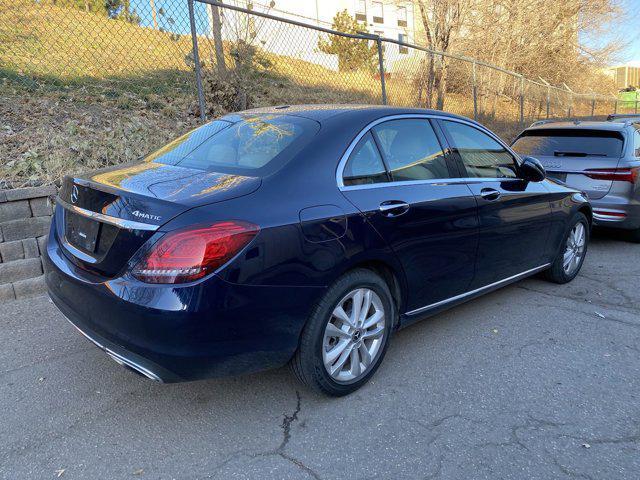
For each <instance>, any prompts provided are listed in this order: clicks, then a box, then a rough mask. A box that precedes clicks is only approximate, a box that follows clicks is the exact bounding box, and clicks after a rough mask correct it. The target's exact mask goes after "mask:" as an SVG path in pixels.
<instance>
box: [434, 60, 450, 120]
mask: <svg viewBox="0 0 640 480" xmlns="http://www.w3.org/2000/svg"><path fill="white" fill-rule="evenodd" d="M447 67H448V65H447V59H446V58H445V57H442V58H441V59H440V66H439V69H438V98H437V100H436V109H437V110H444V100H445V97H446V96H447Z"/></svg>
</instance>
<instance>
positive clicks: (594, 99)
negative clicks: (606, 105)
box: [591, 94, 596, 118]
mask: <svg viewBox="0 0 640 480" xmlns="http://www.w3.org/2000/svg"><path fill="white" fill-rule="evenodd" d="M595 112H596V96H595V94H594V95H593V96H592V97H591V117H592V118H593V116H594V114H595Z"/></svg>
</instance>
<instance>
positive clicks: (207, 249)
mask: <svg viewBox="0 0 640 480" xmlns="http://www.w3.org/2000/svg"><path fill="white" fill-rule="evenodd" d="M259 230H260V228H259V227H258V226H257V225H253V224H251V223H247V222H240V221H236V220H230V221H225V222H217V223H214V224H213V225H208V226H198V227H195V228H190V229H182V230H176V231H173V232H169V233H167V234H165V235H164V236H163V237H162V238H160V240H158V241H157V242H156V243H155V244H154V245H153V246H152V247H151V250H150V251H149V252H148V253H146V255H145V256H144V258H142V259H141V260H140V261H139V262H138V263H137V265H136V266H135V267H134V268H133V272H132V274H133V276H134V277H136V278H137V279H139V280H142V281H144V282H147V283H185V282H192V281H194V280H197V279H199V278H202V277H204V276H205V275H208V274H210V273H212V272H214V271H215V270H217V269H218V268H220V267H221V266H222V265H224V264H225V263H227V262H228V261H229V260H231V259H232V258H233V257H234V256H235V255H236V254H237V253H238V252H240V250H242V249H243V248H244V247H245V246H246V245H247V244H248V243H249V242H250V241H251V239H253V237H255V236H256V234H257V233H258V231H259Z"/></svg>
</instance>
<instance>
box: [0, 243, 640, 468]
mask: <svg viewBox="0 0 640 480" xmlns="http://www.w3.org/2000/svg"><path fill="white" fill-rule="evenodd" d="M639 298H640V245H634V244H630V243H626V242H624V241H622V240H620V239H618V238H616V235H615V234H602V233H600V234H597V235H596V236H595V238H594V239H593V241H592V243H591V245H590V248H589V253H588V257H587V260H586V262H585V265H584V267H583V269H582V272H581V274H580V276H579V277H578V278H576V279H575V280H574V281H573V282H572V283H570V284H567V285H555V284H551V283H547V282H545V281H544V280H542V279H540V278H532V279H528V280H525V281H522V282H519V283H517V284H515V285H512V286H509V287H506V288H503V289H502V290H499V291H497V292H494V293H491V294H489V295H486V296H484V297H482V298H480V299H477V300H474V301H472V302H469V303H467V304H465V305H462V306H459V307H457V308H454V309H452V310H450V311H448V312H446V313H444V314H441V315H438V316H436V317H434V318H431V319H429V320H426V321H424V322H420V323H418V324H416V325H414V326H411V327H409V328H407V329H405V330H402V331H400V332H398V333H397V334H395V335H394V337H393V338H392V344H391V346H390V348H389V351H388V353H387V356H386V358H385V361H384V363H383V365H382V366H381V368H380V369H379V370H378V372H377V374H376V375H375V376H374V378H373V380H372V381H371V382H370V383H369V384H367V385H366V386H365V387H364V388H362V389H361V390H359V391H358V392H356V393H355V394H353V395H351V396H348V397H345V398H340V399H333V398H326V397H322V396H319V395H316V394H314V393H312V392H310V391H308V390H306V389H305V388H304V387H302V386H301V385H299V384H298V383H297V382H296V381H295V379H294V378H293V377H292V376H291V375H290V374H289V372H288V370H287V369H286V368H282V369H279V370H275V371H270V372H265V373H259V374H254V375H247V376H242V377H235V378H226V379H217V380H210V381H203V382H194V383H184V384H172V385H161V384H156V383H153V382H151V381H149V380H146V379H144V378H142V377H140V376H137V375H135V374H133V373H131V372H129V371H127V370H125V369H124V368H122V367H120V366H119V365H117V364H116V363H115V362H113V361H112V360H110V359H109V358H108V357H107V356H106V355H105V354H104V353H102V352H101V351H100V350H99V349H98V348H96V347H94V346H93V345H92V344H91V343H89V342H88V341H87V340H86V339H85V338H83V337H82V336H80V335H79V334H78V333H77V332H76V331H75V329H74V328H73V327H72V326H71V325H70V324H69V323H67V322H66V321H65V320H64V318H63V316H62V315H61V314H60V313H59V312H58V311H57V310H56V308H55V307H54V306H53V304H52V303H51V302H50V301H49V300H48V298H47V297H36V298H32V299H28V300H23V301H16V302H11V303H7V304H3V305H2V306H0V415H1V417H0V478H2V479H12V480H13V479H32V478H33V479H55V478H62V479H121V478H123V479H129V478H133V479H135V478H140V479H145V478H147V479H173V478H175V479H272V478H273V479H298V478H300V479H305V478H313V479H345V478H348V479H394V480H396V479H456V480H457V479H464V480H472V479H492V480H493V479H514V480H516V479H517V480H522V479H544V480H549V479H587V480H590V479H606V480H614V479H638V478H640V303H639V301H638V299H639Z"/></svg>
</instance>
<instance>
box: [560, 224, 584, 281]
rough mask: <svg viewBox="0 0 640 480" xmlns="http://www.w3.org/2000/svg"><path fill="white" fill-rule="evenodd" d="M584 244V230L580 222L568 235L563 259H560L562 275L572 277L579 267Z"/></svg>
mask: <svg viewBox="0 0 640 480" xmlns="http://www.w3.org/2000/svg"><path fill="white" fill-rule="evenodd" d="M586 243H587V235H586V229H585V227H584V224H583V223H582V222H578V223H576V225H575V226H574V227H573V229H572V230H571V232H570V233H569V237H568V238H567V245H566V248H565V251H564V257H563V259H562V267H563V268H564V273H566V274H567V275H573V274H574V273H575V271H576V270H577V269H578V268H579V267H580V261H581V260H582V256H583V255H584V249H585V246H586Z"/></svg>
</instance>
